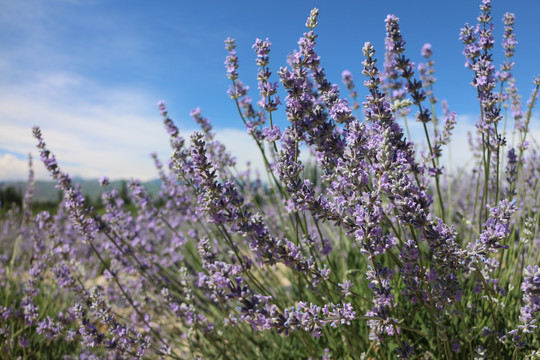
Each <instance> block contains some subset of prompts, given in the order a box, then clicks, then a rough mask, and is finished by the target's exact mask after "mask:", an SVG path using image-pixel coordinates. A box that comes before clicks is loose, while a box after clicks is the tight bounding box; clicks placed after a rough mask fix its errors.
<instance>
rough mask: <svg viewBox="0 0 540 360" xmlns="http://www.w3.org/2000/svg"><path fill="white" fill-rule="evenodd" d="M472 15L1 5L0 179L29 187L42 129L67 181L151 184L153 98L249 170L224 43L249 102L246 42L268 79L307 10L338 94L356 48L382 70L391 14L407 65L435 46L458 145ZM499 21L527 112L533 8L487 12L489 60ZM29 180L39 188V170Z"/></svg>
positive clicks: (168, 4)
mask: <svg viewBox="0 0 540 360" xmlns="http://www.w3.org/2000/svg"><path fill="white" fill-rule="evenodd" d="M478 4H479V1H471V0H459V1H433V0H431V1H428V0H421V1H420V0H418V1H396V0H391V1H370V2H368V1H339V2H338V1H290V0H289V1H273V2H260V1H199V2H196V1H141V0H130V1H127V0H115V1H113V0H86V1H83V0H25V1H20V0H0V9H1V11H0V180H7V179H24V178H25V177H26V173H27V166H26V156H27V153H28V152H33V153H34V155H37V152H36V151H35V141H34V140H33V139H32V136H31V127H32V126H33V125H39V126H41V127H42V131H43V134H44V136H45V140H46V142H47V143H48V145H49V146H50V148H51V149H52V150H53V151H54V152H55V153H56V155H57V158H58V160H59V162H60V164H61V165H64V167H65V169H66V170H68V171H69V172H70V173H71V174H72V175H74V176H83V177H90V178H92V177H99V176H100V175H108V176H110V177H111V178H130V177H138V178H142V179H150V178H154V177H155V176H156V175H155V174H156V172H155V171H154V170H153V165H152V160H151V159H150V157H149V153H151V152H153V151H155V152H157V153H158V154H159V155H160V157H161V158H162V159H164V158H166V157H167V156H168V153H169V149H168V139H167V136H166V134H165V132H164V130H163V129H162V125H161V119H160V116H159V113H158V111H157V109H156V103H157V101H158V100H161V99H164V100H165V101H166V102H167V104H168V107H169V111H170V115H171V116H172V118H173V119H174V120H175V121H176V122H177V124H179V126H180V128H181V129H183V130H185V131H186V132H189V131H191V130H192V129H194V125H193V123H192V121H191V119H190V117H189V111H190V110H191V109H192V108H194V107H197V106H200V107H201V109H202V112H203V115H205V116H207V117H209V118H210V119H211V120H212V121H213V124H214V126H215V128H216V129H217V131H218V137H219V138H220V139H222V140H223V142H225V144H226V145H228V146H229V147H230V148H231V151H232V152H233V153H235V155H237V157H238V158H239V161H240V162H243V161H246V160H251V161H253V162H255V163H257V160H255V158H251V157H250V156H251V154H254V153H255V151H252V150H253V147H252V145H251V143H250V142H249V139H248V138H247V136H246V135H245V134H244V131H243V129H242V124H241V121H240V119H239V118H238V116H237V115H236V110H235V106H234V103H233V102H232V100H230V99H229V98H228V97H227V94H226V91H227V89H228V86H229V80H228V79H227V78H226V76H225V68H224V64H223V62H224V59H225V56H226V51H225V49H224V43H223V41H224V40H225V39H226V38H227V37H229V36H230V37H232V38H235V39H236V40H237V50H238V55H239V57H240V69H239V72H240V77H241V79H242V80H243V81H244V82H245V83H247V84H248V85H250V86H251V89H252V90H251V92H250V94H251V95H252V97H253V98H256V97H257V89H256V72H257V67H256V65H255V61H254V58H255V54H254V53H253V50H252V48H251V46H252V44H253V43H254V41H255V39H256V38H266V37H268V38H269V39H270V41H271V42H272V44H273V47H272V52H271V54H270V66H271V68H272V69H273V73H274V75H273V79H274V81H277V76H276V72H277V70H278V69H279V67H280V66H284V65H285V59H286V56H287V54H289V53H290V52H292V50H294V49H295V48H296V46H297V41H298V38H299V37H300V36H301V35H302V33H303V32H304V31H305V27H304V24H305V20H306V17H307V15H308V14H309V11H310V9H312V8H313V7H318V8H319V9H320V17H319V26H318V28H317V29H316V32H317V34H318V35H319V38H318V45H317V51H318V53H319V55H320V56H321V61H322V65H323V66H324V67H325V69H326V72H327V75H328V77H329V79H330V80H331V81H332V82H335V83H339V84H341V76H340V75H341V72H342V71H343V70H344V69H348V70H350V71H351V72H352V73H353V75H354V76H355V79H356V83H357V85H360V84H361V83H362V75H361V61H362V54H361V47H362V45H363V44H364V42H365V41H371V42H372V43H373V44H374V45H375V47H376V49H377V50H378V52H377V57H378V58H379V59H381V63H382V58H383V56H384V35H385V28H384V19H385V17H386V15H387V14H389V13H393V14H395V15H397V16H398V17H399V18H400V20H401V21H400V24H401V30H402V34H403V36H404V38H405V40H406V41H407V45H406V48H407V53H406V54H407V55H408V56H410V57H411V58H412V59H413V61H416V62H421V61H422V58H421V56H420V49H421V47H422V45H423V44H424V43H426V42H429V43H431V44H432V46H433V52H434V55H433V58H434V60H435V62H436V71H437V72H436V77H437V79H438V81H437V83H436V84H435V90H436V95H437V97H438V98H439V99H440V100H442V99H446V100H447V101H448V102H449V104H450V107H451V109H452V110H455V111H456V112H457V113H458V114H459V115H460V119H461V123H460V124H458V129H457V130H456V132H457V137H458V138H459V139H456V141H458V142H459V141H462V142H463V141H464V136H465V133H466V130H467V129H470V128H471V124H472V122H473V121H474V118H475V116H476V114H477V112H478V105H477V102H476V99H475V91H474V89H473V88H472V87H471V86H470V85H469V82H470V81H471V78H472V74H471V72H470V71H468V70H467V69H465V68H464V66H463V65H464V61H465V60H464V57H463V55H462V54H461V52H462V45H461V43H460V41H459V38H458V36H459V29H460V28H461V27H463V25H464V24H465V23H466V22H469V23H475V22H476V17H477V15H478V13H479V10H478ZM507 11H509V12H513V13H515V14H516V18H517V21H516V37H517V40H518V42H519V44H518V48H517V55H516V57H515V62H516V67H515V71H514V74H515V77H516V79H517V84H518V88H519V89H520V92H521V94H522V95H523V97H524V102H525V101H526V99H527V98H528V96H529V94H530V89H531V88H532V83H531V81H532V79H533V76H535V75H536V74H538V73H540V65H539V64H540V61H539V59H540V37H539V36H538V34H539V27H538V14H540V2H538V1H535V0H529V1H497V0H495V1H494V2H493V18H494V23H495V38H496V42H497V43H496V50H495V51H496V56H495V60H496V63H500V62H501V61H502V50H501V47H500V39H501V36H502V31H503V30H502V29H503V25H502V22H501V18H502V16H503V14H504V13H505V12H507ZM361 93H362V94H363V93H364V92H363V91H361ZM343 94H344V95H345V94H346V93H345V92H344V93H343ZM535 117H536V118H538V116H537V115H536V116H535ZM532 128H533V130H537V129H538V128H539V126H538V124H537V123H535V124H533V125H532ZM456 148H461V147H460V146H459V144H458V146H456ZM465 155H466V153H464V154H461V156H462V157H464V156H465ZM36 162H38V161H36ZM36 170H37V173H38V177H41V178H46V176H47V175H46V174H45V173H44V171H43V169H42V167H41V165H38V164H36Z"/></svg>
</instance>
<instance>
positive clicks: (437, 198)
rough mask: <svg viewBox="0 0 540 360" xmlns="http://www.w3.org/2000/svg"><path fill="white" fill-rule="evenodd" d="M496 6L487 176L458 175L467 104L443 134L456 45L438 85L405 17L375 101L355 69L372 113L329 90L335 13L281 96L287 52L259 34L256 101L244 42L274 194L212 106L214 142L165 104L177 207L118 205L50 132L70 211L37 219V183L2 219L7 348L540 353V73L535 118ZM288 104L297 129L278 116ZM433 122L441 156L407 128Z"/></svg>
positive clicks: (374, 73) (372, 58)
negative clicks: (326, 45)
mask: <svg viewBox="0 0 540 360" xmlns="http://www.w3.org/2000/svg"><path fill="white" fill-rule="evenodd" d="M480 10H481V14H480V16H479V17H478V24H476V25H465V27H464V28H463V29H462V30H461V39H462V41H463V43H464V46H465V48H464V54H465V56H466V61H467V62H466V64H467V67H468V68H469V69H470V70H472V72H473V82H472V84H473V86H474V87H475V88H476V90H477V95H478V100H479V102H480V105H481V113H480V115H479V118H478V122H477V124H476V125H477V129H478V135H477V137H476V138H471V144H472V146H473V150H474V151H473V153H474V154H475V157H474V159H473V161H474V167H473V169H472V170H471V171H468V172H467V171H464V172H461V173H459V174H454V173H449V172H445V169H444V168H443V167H442V164H441V162H440V158H441V155H442V153H443V151H444V150H445V146H447V145H449V144H450V142H451V137H452V132H453V130H454V128H455V127H456V126H459V124H456V119H457V115H456V113H455V112H452V111H450V110H449V108H448V105H447V104H446V103H445V102H443V103H442V117H441V118H444V122H443V123H442V127H440V125H439V124H438V120H437V118H438V117H437V116H436V113H437V112H438V110H437V108H438V105H439V102H438V99H437V98H436V97H435V95H434V91H435V90H434V84H435V78H434V71H435V70H434V66H435V65H434V64H435V63H434V61H433V60H432V56H433V52H434V51H435V50H433V49H432V47H431V45H429V44H426V45H425V46H424V47H423V48H422V52H421V54H422V56H423V57H424V58H425V59H426V61H427V62H426V64H421V65H419V66H418V68H417V70H418V75H416V74H415V66H414V63H413V62H412V60H411V58H410V57H408V55H406V49H405V45H406V42H405V40H404V39H405V36H404V35H402V34H401V31H400V27H399V21H400V20H399V19H398V18H397V17H396V16H394V15H389V16H388V17H387V18H386V31H387V37H386V42H385V45H386V48H385V50H386V52H385V54H383V55H382V56H383V58H384V65H383V70H382V71H380V70H379V69H378V67H377V58H378V53H377V51H376V49H375V48H374V46H373V45H372V44H371V43H369V42H368V43H366V44H365V45H364V46H363V49H362V50H363V56H364V59H363V61H362V66H363V70H362V75H363V76H364V78H363V84H364V86H365V88H366V89H365V90H366V92H367V95H366V96H365V99H364V102H363V104H362V105H360V103H359V98H360V95H359V91H358V90H357V89H356V88H355V83H354V81H353V75H352V73H351V72H350V71H348V70H347V71H344V72H343V75H342V77H343V82H344V83H345V85H346V88H347V89H348V90H349V95H350V98H351V99H350V100H349V99H347V98H346V97H344V95H342V93H341V92H340V89H339V86H338V85H336V84H332V83H331V82H330V80H329V79H327V76H326V73H325V70H324V68H323V67H322V65H321V58H320V56H319V55H318V54H317V52H316V40H317V35H316V33H315V29H316V27H317V24H318V14H319V13H318V10H317V9H313V10H312V11H311V13H310V15H309V17H308V19H307V22H306V27H307V31H306V32H305V33H304V34H303V35H302V37H301V38H300V40H299V42H298V44H299V48H298V49H297V50H296V51H294V52H293V53H292V54H291V55H290V57H289V58H288V65H287V66H285V67H281V68H279V70H278V71H277V77H276V80H279V82H277V81H273V80H274V79H273V77H272V71H271V68H272V66H271V62H270V53H271V43H270V41H269V40H268V39H266V40H261V39H257V40H256V41H255V44H254V45H253V49H254V50H255V53H256V60H255V61H256V64H257V65H258V66H259V71H258V73H257V80H258V90H259V97H260V98H259V100H258V101H256V104H254V103H253V100H252V98H251V97H250V96H249V95H248V90H249V89H248V87H247V86H245V85H243V83H242V82H241V81H240V75H239V59H238V56H237V54H236V43H235V41H234V40H233V39H227V40H226V41H225V44H226V50H227V51H228V55H227V57H226V61H225V64H226V69H227V77H228V78H229V79H230V80H231V87H230V89H229V91H228V94H229V96H230V97H231V99H232V101H233V102H234V103H235V106H236V108H237V110H238V114H239V117H240V118H241V120H242V121H243V123H244V124H245V126H246V130H247V133H248V134H249V135H250V136H252V137H253V141H254V142H255V143H256V145H257V146H258V148H259V149H260V151H261V156H262V158H263V160H264V164H265V168H266V171H267V174H268V177H267V180H266V179H265V180H261V179H258V178H253V175H252V173H251V172H249V171H247V172H243V173H242V172H238V171H237V169H236V167H235V166H236V162H235V160H234V158H233V157H232V155H231V154H229V153H228V152H227V151H226V149H225V147H224V146H223V144H221V143H219V142H218V141H217V140H216V138H215V133H214V131H213V129H212V125H211V122H210V120H208V119H206V118H204V117H203V116H202V115H201V114H202V112H201V110H200V109H199V108H196V109H194V110H193V111H192V112H191V114H190V115H191V116H192V117H193V119H194V120H195V122H196V123H197V124H198V125H199V126H200V128H201V131H200V132H196V133H194V134H191V135H189V134H182V133H181V132H180V131H179V129H178V128H177V126H176V125H175V124H174V121H173V120H172V119H171V118H170V117H169V111H168V109H167V107H166V105H165V102H159V104H158V108H159V111H160V114H161V115H162V118H163V125H164V128H165V130H166V133H167V134H168V136H169V138H170V144H171V151H172V155H171V158H170V159H169V161H168V162H167V163H166V164H165V165H164V164H163V163H162V162H161V161H160V159H158V157H157V156H156V155H152V156H153V158H154V162H155V164H156V169H157V173H158V175H159V178H160V179H161V191H160V194H159V198H153V197H151V196H150V195H149V194H148V192H147V190H146V189H145V188H144V186H142V185H141V183H140V181H138V180H136V179H133V180H131V181H130V183H129V189H130V192H129V193H130V203H131V205H130V207H128V205H127V203H126V199H124V198H122V196H121V194H120V193H119V192H118V191H117V190H115V189H113V188H110V187H109V181H108V179H107V178H106V177H103V178H101V179H100V183H101V185H102V186H103V193H102V203H103V206H104V210H103V211H99V212H98V211H96V210H95V209H93V208H92V207H91V206H90V204H88V202H87V201H86V199H85V198H84V197H83V196H82V193H81V191H80V189H79V188H78V187H77V185H76V184H74V183H73V181H72V180H71V178H70V177H69V175H68V174H67V173H65V172H63V171H62V169H61V168H60V165H59V164H58V163H57V161H56V159H55V157H54V155H53V153H52V152H51V150H50V149H49V148H48V146H47V145H46V144H45V142H44V139H43V135H42V132H41V130H40V129H39V128H38V127H35V128H34V137H35V138H36V140H37V141H38V149H39V151H40V156H41V160H42V161H43V163H44V164H45V166H46V168H47V170H48V171H49V173H50V174H51V176H52V177H53V178H54V179H55V181H56V182H57V187H58V188H59V189H60V190H62V191H63V194H64V200H63V201H62V203H61V204H60V206H59V208H58V211H57V213H56V214H55V215H51V214H49V213H47V212H41V213H38V214H33V213H32V211H31V210H30V209H31V196H32V189H33V174H32V173H31V174H30V179H29V184H28V191H27V193H26V195H25V200H24V204H23V206H22V209H20V211H18V212H17V211H14V210H12V211H9V212H7V213H6V215H5V216H4V217H3V219H2V220H1V221H0V225H1V226H2V227H1V232H2V236H1V239H2V244H3V246H2V248H1V250H0V261H1V262H2V267H1V268H0V281H1V282H2V287H1V288H0V289H1V290H0V301H2V302H1V303H0V350H2V351H3V354H9V355H6V356H8V358H12V359H15V358H18V357H19V356H20V357H22V358H28V359H30V358H39V357H41V358H47V357H49V358H50V357H57V358H59V357H60V356H65V358H81V359H82V358H88V357H93V358H111V359H112V358H115V359H116V358H149V359H154V358H163V359H167V358H172V359H185V358H196V359H217V358H220V359H254V358H262V359H267V358H310V359H320V358H322V359H388V358H399V359H520V358H528V359H533V358H538V356H540V354H539V352H538V349H539V348H540V331H538V328H537V327H538V325H537V321H538V316H539V313H540V305H539V304H540V270H539V268H538V265H539V264H538V262H539V260H540V253H539V249H540V246H539V242H540V240H539V239H540V238H539V237H538V226H539V221H540V216H539V214H538V206H539V201H540V184H539V183H538V178H539V172H540V156H539V153H538V149H537V148H536V147H537V146H536V147H535V146H531V145H530V144H529V142H528V141H527V138H528V137H527V136H528V133H529V126H530V121H531V118H532V111H533V108H534V106H535V103H536V100H537V97H538V90H539V87H540V77H537V78H536V79H535V80H534V88H533V93H532V95H531V97H530V99H529V101H528V103H527V108H526V109H525V110H523V109H522V105H521V101H520V99H519V95H518V92H517V87H516V82H515V80H514V78H513V76H512V73H511V71H512V68H513V62H511V58H512V56H513V54H514V49H515V45H516V40H515V35H514V33H513V26H514V21H515V17H514V16H513V15H512V14H505V16H504V18H503V23H504V29H505V32H504V37H503V42H502V44H503V50H504V54H505V57H506V60H505V62H504V63H503V64H501V66H500V71H498V72H497V71H495V65H494V64H493V49H494V43H495V41H494V38H493V34H492V30H493V26H494V25H493V21H492V18H491V2H490V0H483V1H482V4H481V5H480ZM357 82H358V78H357ZM360 83H362V81H361V82H360ZM505 86H506V88H505ZM280 87H281V89H280ZM497 89H499V91H498V92H497ZM281 93H282V94H283V95H284V96H283V95H282V99H283V100H282V101H283V103H282V101H280V97H279V96H278V94H281ZM428 103H429V104H428ZM350 104H351V105H350ZM503 107H511V110H512V117H513V118H514V123H515V132H516V134H517V138H518V141H517V143H515V144H513V146H512V147H509V146H508V145H507V140H506V137H505V134H506V132H505V130H504V128H505V127H504V126H503V125H502V124H501V121H502V120H503V119H504V122H505V123H506V121H507V119H506V118H505V115H503V114H506V112H504V113H503V112H502V108H503ZM361 108H362V109H363V112H362V114H360V112H359V110H360V109H361ZM280 110H284V113H285V116H286V118H287V120H288V125H287V126H286V127H285V128H280V127H279V126H277V125H276V124H275V122H274V119H273V115H275V113H276V112H278V111H280ZM412 112H416V115H415V118H416V120H417V121H419V122H421V123H422V126H423V129H424V133H425V139H423V140H422V139H419V141H420V142H422V141H425V143H426V144H427V149H428V151H429V153H428V154H425V155H424V156H420V155H419V154H418V153H417V152H416V148H415V144H414V143H413V142H412V141H411V139H409V138H408V137H410V136H409V135H407V136H405V134H404V131H403V129H402V127H401V125H400V123H399V122H398V119H399V118H402V117H405V118H406V119H407V118H408V116H409V115H408V114H410V113H412ZM409 120H410V118H409ZM428 126H429V127H428ZM406 132H407V133H408V131H406ZM302 151H304V152H308V154H309V156H308V158H309V160H308V161H306V160H304V159H306V157H303V156H301V152H302ZM504 164H506V166H504ZM456 194H459V196H456Z"/></svg>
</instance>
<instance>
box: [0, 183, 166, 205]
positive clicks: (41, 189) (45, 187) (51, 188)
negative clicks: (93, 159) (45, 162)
mask: <svg viewBox="0 0 540 360" xmlns="http://www.w3.org/2000/svg"><path fill="white" fill-rule="evenodd" d="M73 183H75V184H80V185H81V189H82V192H83V194H84V195H85V196H88V197H89V198H90V199H91V200H96V199H97V198H98V196H100V194H101V193H102V192H103V188H102V187H101V186H99V181H98V179H92V180H88V179H81V178H75V179H73ZM127 183H128V181H127V180H115V181H111V182H110V185H109V187H113V188H115V189H118V190H121V189H122V186H127ZM123 184H125V185H123ZM55 185H56V182H54V181H43V180H38V181H36V187H35V190H34V200H35V201H58V200H59V199H61V197H62V195H61V193H60V191H59V190H58V189H56V187H55ZM142 185H144V186H145V187H146V189H147V190H148V193H149V194H150V195H157V194H158V193H159V190H160V188H161V180H160V179H155V180H150V181H146V182H143V183H142ZM26 186H27V182H26V181H0V189H5V188H7V187H14V188H15V189H16V191H17V192H19V193H20V194H24V193H25V191H26Z"/></svg>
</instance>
